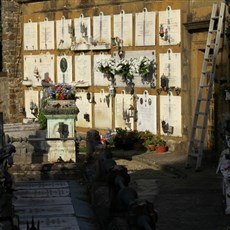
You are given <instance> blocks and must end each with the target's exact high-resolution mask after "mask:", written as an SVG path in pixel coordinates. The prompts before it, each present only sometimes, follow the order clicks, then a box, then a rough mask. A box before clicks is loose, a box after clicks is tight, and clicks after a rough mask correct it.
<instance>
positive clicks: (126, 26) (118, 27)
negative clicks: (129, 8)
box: [113, 10, 133, 46]
mask: <svg viewBox="0 0 230 230" xmlns="http://www.w3.org/2000/svg"><path fill="white" fill-rule="evenodd" d="M113 24H114V25H113V28H114V29H113V33H114V34H113V37H114V38H116V37H118V38H119V39H121V40H122V42H123V43H122V45H123V46H133V14H126V13H125V11H124V10H122V11H121V12H120V14H116V15H114V16H113Z"/></svg>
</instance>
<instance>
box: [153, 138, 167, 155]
mask: <svg viewBox="0 0 230 230" xmlns="http://www.w3.org/2000/svg"><path fill="white" fill-rule="evenodd" d="M166 144H167V142H166V141H165V140H164V139H162V138H160V137H157V138H156V148H155V150H156V152H166V151H167V149H168V148H167V145H166Z"/></svg>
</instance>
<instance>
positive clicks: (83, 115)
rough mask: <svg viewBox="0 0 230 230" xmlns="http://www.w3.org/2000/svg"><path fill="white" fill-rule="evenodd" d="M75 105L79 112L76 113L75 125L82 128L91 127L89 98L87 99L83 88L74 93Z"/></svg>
mask: <svg viewBox="0 0 230 230" xmlns="http://www.w3.org/2000/svg"><path fill="white" fill-rule="evenodd" d="M76 97H77V98H78V99H77V107H78V109H79V113H78V115H77V120H76V126H77V127H84V128H92V104H91V103H90V102H91V100H92V98H90V100H89V101H88V100H87V96H86V92H84V90H78V91H77V93H76Z"/></svg>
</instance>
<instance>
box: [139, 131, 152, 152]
mask: <svg viewBox="0 0 230 230" xmlns="http://www.w3.org/2000/svg"><path fill="white" fill-rule="evenodd" d="M138 135H139V139H140V140H141V142H142V144H143V146H144V147H145V148H146V149H149V150H155V145H156V136H155V135H154V134H153V133H151V132H150V131H149V130H146V131H140V132H139V133H138Z"/></svg>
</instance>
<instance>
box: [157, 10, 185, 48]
mask: <svg viewBox="0 0 230 230" xmlns="http://www.w3.org/2000/svg"><path fill="white" fill-rule="evenodd" d="M158 34H159V44H160V46H162V45H178V44H180V42H181V11H180V9H178V10H172V9H171V6H168V7H167V8H166V10H164V11H160V12H159V32H158Z"/></svg>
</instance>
